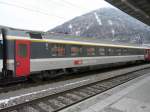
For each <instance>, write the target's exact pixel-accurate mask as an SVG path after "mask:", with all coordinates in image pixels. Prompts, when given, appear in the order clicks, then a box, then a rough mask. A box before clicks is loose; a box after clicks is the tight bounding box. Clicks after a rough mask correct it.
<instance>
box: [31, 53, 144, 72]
mask: <svg viewBox="0 0 150 112" xmlns="http://www.w3.org/2000/svg"><path fill="white" fill-rule="evenodd" d="M78 60H79V61H82V63H80V64H75V63H74V61H78ZM136 60H144V55H134V56H105V57H78V58H47V59H31V65H30V66H31V72H36V71H42V70H51V69H64V68H72V67H83V66H92V65H100V64H108V63H117V62H127V61H136Z"/></svg>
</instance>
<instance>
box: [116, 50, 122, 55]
mask: <svg viewBox="0 0 150 112" xmlns="http://www.w3.org/2000/svg"><path fill="white" fill-rule="evenodd" d="M121 51H122V50H121V48H116V52H115V54H116V55H117V56H121V55H122V53H121Z"/></svg>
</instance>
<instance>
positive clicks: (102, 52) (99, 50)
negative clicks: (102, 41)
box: [98, 47, 105, 56]
mask: <svg viewBox="0 0 150 112" xmlns="http://www.w3.org/2000/svg"><path fill="white" fill-rule="evenodd" d="M98 53H99V55H100V56H105V48H102V47H100V48H99V49H98Z"/></svg>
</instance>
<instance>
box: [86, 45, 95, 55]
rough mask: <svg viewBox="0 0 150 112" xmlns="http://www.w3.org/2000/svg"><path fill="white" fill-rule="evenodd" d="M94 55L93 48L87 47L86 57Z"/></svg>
mask: <svg viewBox="0 0 150 112" xmlns="http://www.w3.org/2000/svg"><path fill="white" fill-rule="evenodd" d="M95 54H96V53H95V48H94V47H88V48H87V55H88V56H94V55H95Z"/></svg>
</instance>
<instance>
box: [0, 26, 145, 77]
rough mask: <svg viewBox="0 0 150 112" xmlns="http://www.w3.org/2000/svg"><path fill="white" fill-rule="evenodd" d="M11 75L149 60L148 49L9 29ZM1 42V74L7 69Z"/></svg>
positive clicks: (7, 36)
mask: <svg viewBox="0 0 150 112" xmlns="http://www.w3.org/2000/svg"><path fill="white" fill-rule="evenodd" d="M6 39H7V48H6V51H5V52H6V54H7V71H9V74H8V75H9V76H10V74H11V76H12V77H22V76H24V77H28V76H29V75H30V74H33V73H39V72H43V73H50V72H51V71H56V72H58V71H59V70H60V71H62V70H63V71H66V70H68V69H72V68H77V67H85V66H93V65H101V64H109V63H119V62H130V61H138V60H145V59H144V54H145V49H146V48H145V47H137V46H125V45H113V44H102V43H92V42H77V41H65V40H55V39H45V38H44V36H42V35H40V34H37V33H31V32H28V31H21V30H12V29H7V35H6ZM2 51H3V40H2V35H1V39H0V59H1V61H0V70H1V71H0V72H2V68H3V64H2V63H3V61H2V59H3V54H2Z"/></svg>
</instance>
